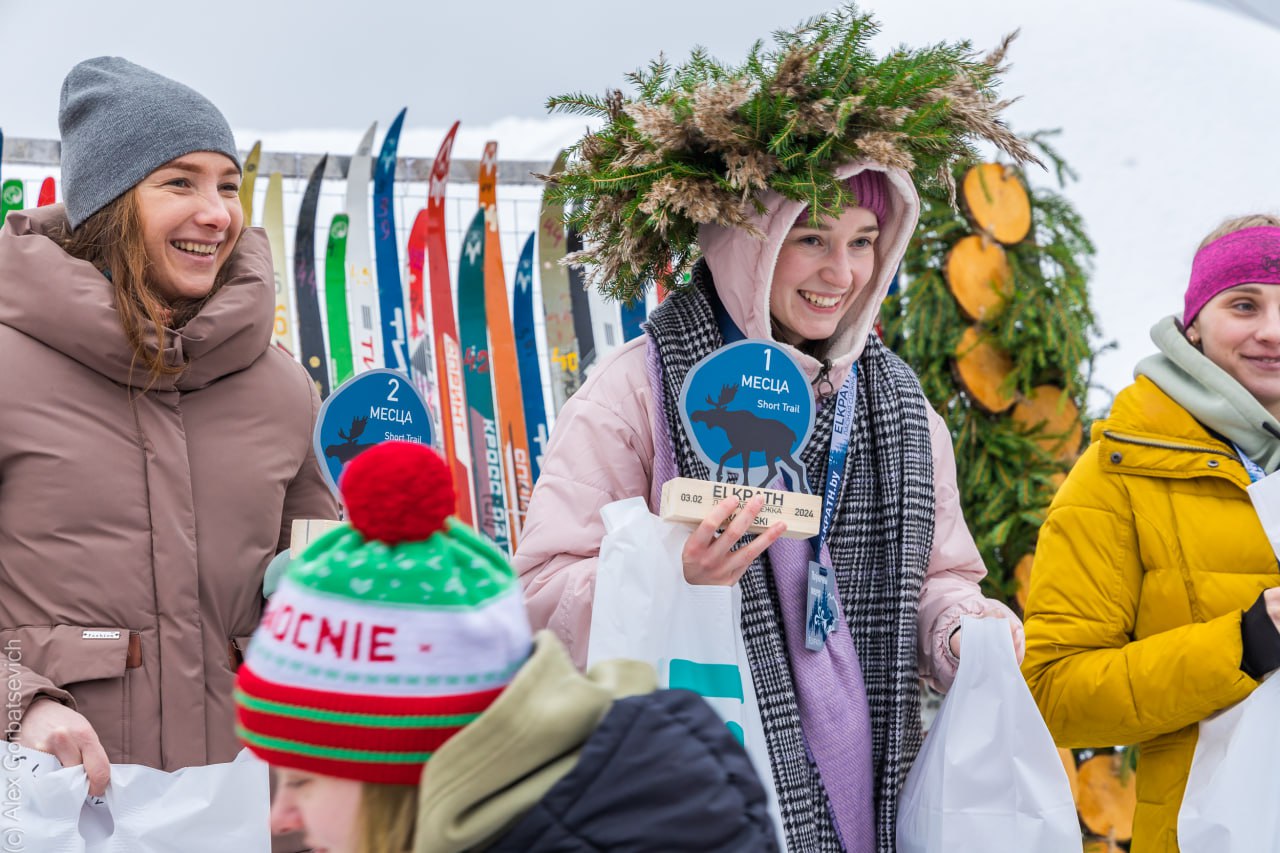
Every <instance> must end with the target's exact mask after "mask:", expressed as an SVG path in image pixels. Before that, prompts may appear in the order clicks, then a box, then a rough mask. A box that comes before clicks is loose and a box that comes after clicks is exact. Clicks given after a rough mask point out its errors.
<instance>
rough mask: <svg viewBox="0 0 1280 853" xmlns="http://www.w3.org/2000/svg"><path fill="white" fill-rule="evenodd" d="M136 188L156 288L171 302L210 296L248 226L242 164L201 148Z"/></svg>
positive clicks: (166, 167) (171, 162)
mask: <svg viewBox="0 0 1280 853" xmlns="http://www.w3.org/2000/svg"><path fill="white" fill-rule="evenodd" d="M134 192H135V193H136V194H137V202H138V212H139V216H140V217H141V219H142V241H143V245H144V246H145V247H146V250H147V260H148V261H150V264H151V269H150V281H151V283H152V285H153V286H154V287H155V288H156V292H157V293H158V294H159V295H160V296H161V298H163V299H165V300H168V301H170V302H173V301H175V300H179V299H200V298H202V297H205V296H208V295H209V293H210V291H212V290H213V284H214V281H215V280H216V279H217V276H218V271H219V270H221V269H222V265H223V264H225V263H226V262H227V258H229V257H230V256H231V252H232V250H233V249H235V245H236V241H237V240H238V239H239V237H240V231H241V230H242V229H243V228H244V210H243V209H242V208H241V207H240V169H239V167H237V166H236V164H235V163H234V162H232V160H231V159H230V158H229V157H227V156H226V155H225V154H216V153H213V152H210V151H197V152H195V153H194V154H187V155H185V156H182V157H179V158H178V159H176V160H172V161H170V162H168V163H166V164H164V165H163V166H161V167H160V168H159V169H156V170H155V171H154V172H152V173H151V174H150V175H147V177H145V178H143V179H142V181H141V182H140V183H139V184H138V186H137V188H136V189H135V190H134Z"/></svg>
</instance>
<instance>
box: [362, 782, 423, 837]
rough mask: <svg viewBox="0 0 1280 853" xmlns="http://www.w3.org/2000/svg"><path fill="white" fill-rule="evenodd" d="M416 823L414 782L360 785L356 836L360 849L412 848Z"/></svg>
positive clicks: (416, 792)
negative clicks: (410, 783) (406, 783)
mask: <svg viewBox="0 0 1280 853" xmlns="http://www.w3.org/2000/svg"><path fill="white" fill-rule="evenodd" d="M417 824H418V788H417V786H414V785H375V784H373V783H371V782H366V783H365V784H364V785H363V786H361V792H360V813H359V816H358V817H357V818H356V840H357V843H358V844H359V847H357V848H356V849H358V850H359V851H360V853H405V851H407V850H411V849H413V832H414V828H415V827H416V826H417Z"/></svg>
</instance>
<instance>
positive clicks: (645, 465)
mask: <svg viewBox="0 0 1280 853" xmlns="http://www.w3.org/2000/svg"><path fill="white" fill-rule="evenodd" d="M864 169H880V170H882V171H884V172H885V173H886V177H887V178H888V183H889V186H890V188H891V189H892V192H891V193H890V201H889V213H888V216H887V217H886V221H885V222H882V223H880V236H879V238H878V239H877V241H876V244H875V252H876V258H877V264H876V273H875V276H874V278H873V280H872V281H871V282H870V284H869V285H868V286H867V288H866V289H865V290H864V291H863V293H862V294H860V295H859V296H858V297H857V298H856V300H855V302H854V304H853V305H852V306H851V307H850V309H849V312H848V314H846V315H845V318H844V319H843V320H842V321H841V323H840V325H839V326H838V327H837V330H836V333H835V334H834V335H833V336H832V337H831V338H830V339H828V341H827V344H826V346H825V347H824V348H823V349H824V351H823V352H822V353H821V354H822V355H824V356H825V357H827V358H829V359H831V362H832V368H831V372H830V381H831V384H832V386H834V387H836V388H839V387H840V385H841V383H843V382H844V379H845V376H846V375H847V374H848V372H849V370H850V368H851V367H852V365H853V363H854V362H855V361H857V359H858V357H859V356H861V355H862V350H863V347H864V346H865V343H866V339H867V335H868V334H872V333H873V332H872V328H873V326H874V325H875V321H876V317H877V315H878V314H879V311H880V305H881V303H882V302H883V301H884V298H885V296H886V295H887V294H888V291H889V285H890V283H891V282H892V280H893V276H894V273H895V271H896V270H897V268H898V265H899V263H900V262H901V261H902V257H903V255H904V254H905V253H906V248H907V243H908V241H909V240H910V239H911V234H912V232H913V231H914V230H915V226H916V222H917V220H918V218H919V210H920V202H919V198H918V196H917V195H916V190H915V186H914V185H913V184H912V182H911V179H910V177H909V176H908V175H907V173H906V172H903V171H902V170H900V169H884V168H883V167H881V166H879V165H877V164H873V163H865V162H859V163H851V164H849V165H847V166H845V167H843V168H842V169H841V170H839V171H838V172H837V177H839V178H847V177H850V176H852V175H855V174H857V173H858V172H860V171H862V170H864ZM761 200H762V201H763V202H764V203H765V206H766V208H767V212H766V213H765V214H763V215H761V216H759V217H757V219H756V224H757V225H758V226H759V227H760V229H761V231H763V232H764V234H765V238H764V239H763V240H758V239H755V238H753V237H751V236H750V235H749V234H747V233H746V232H745V231H742V230H741V229H735V228H724V227H720V226H714V225H707V226H703V227H702V229H701V231H700V233H699V235H698V242H699V244H700V245H701V247H702V251H703V255H704V257H705V258H706V261H707V265H708V266H709V267H710V268H711V273H712V277H713V278H714V280H715V287H716V292H717V293H718V295H719V296H720V299H721V301H722V302H723V303H724V307H725V310H726V311H727V312H728V313H729V315H730V317H731V318H732V319H733V320H734V322H735V323H736V324H737V325H738V328H740V329H742V331H743V333H744V334H745V335H746V336H747V337H748V338H756V339H766V340H772V339H773V335H772V327H771V323H770V318H769V293H770V284H771V282H772V280H773V270H774V266H775V264H776V263H777V259H778V252H779V251H780V249H781V247H782V243H783V240H784V239H785V238H786V235H787V232H788V231H790V229H791V227H792V225H793V224H794V223H795V221H796V218H797V217H798V216H800V214H801V213H803V212H804V210H805V205H804V204H803V203H802V202H795V201H790V200H788V199H784V198H783V197H781V196H779V195H776V194H774V193H765V194H763V195H762V196H761ZM647 342H648V338H647V337H645V336H642V337H640V338H637V339H636V340H634V341H632V342H631V343H629V344H628V345H626V346H624V347H623V348H621V349H620V350H618V351H617V352H615V353H614V354H613V355H612V356H611V357H610V358H608V359H606V360H605V361H604V362H602V363H601V364H599V365H598V366H597V367H596V368H595V370H593V371H592V373H591V376H590V378H589V379H588V380H587V382H586V384H585V385H583V387H582V388H581V389H580V390H579V391H578V392H577V393H576V394H575V395H574V396H573V398H572V399H571V400H569V402H568V403H567V404H566V405H565V407H564V409H563V410H562V411H561V412H560V415H559V417H558V419H557V421H556V424H555V429H554V431H553V433H552V435H551V441H550V443H549V444H548V445H547V450H546V456H545V458H544V460H543V465H542V474H541V476H540V477H539V478H538V483H537V486H536V487H535V488H534V491H533V498H532V501H531V503H530V506H529V513H528V516H527V518H526V520H525V526H524V531H523V533H522V535H521V538H520V546H519V550H518V551H517V553H516V556H515V560H514V564H515V567H516V570H517V571H518V572H519V574H520V579H521V582H522V583H523V584H524V588H525V599H526V603H527V605H528V608H529V617H530V620H531V621H532V623H533V626H534V628H535V629H539V628H550V629H551V630H552V631H554V632H555V633H556V634H557V635H559V636H560V638H561V639H562V640H563V641H564V642H565V645H567V646H568V648H569V650H570V653H571V654H572V655H573V659H574V661H575V663H577V664H578V666H579V667H582V666H584V665H585V663H586V659H587V643H588V640H589V637H588V634H589V631H590V627H591V602H592V598H593V596H594V592H595V572H596V560H597V558H598V555H599V552H600V540H601V539H602V538H603V537H604V524H603V522H602V521H601V520H600V509H601V507H603V506H605V505H606V504H608V503H611V502H613V501H617V500H622V499H623V498H629V497H635V496H637V495H640V496H644V497H646V498H648V497H650V494H651V489H650V486H651V484H652V477H653V461H654V449H653V434H654V426H653V424H654V418H655V417H661V416H662V413H661V405H660V404H659V405H657V406H655V405H654V401H653V400H652V399H650V392H649V382H648V379H647V378H646V373H645V346H646V345H647ZM778 343H779V344H781V345H782V346H784V347H786V348H787V350H788V352H789V354H790V355H791V356H792V358H794V359H795V360H796V362H797V363H798V364H799V365H800V367H801V369H802V370H803V371H804V373H805V375H806V376H808V377H809V379H810V381H812V380H813V379H814V378H815V377H816V376H817V374H818V371H819V369H820V368H821V362H820V361H819V359H818V358H815V357H814V356H813V355H809V354H806V353H803V352H801V351H800V350H798V349H795V348H794V347H790V346H788V345H787V344H785V343H783V342H781V341H779V342H778ZM929 424H930V439H931V441H932V446H933V468H934V471H933V478H934V492H935V501H936V505H937V519H936V523H935V528H934V536H933V552H932V554H931V556H930V559H929V566H928V570H927V574H926V577H925V580H924V584H923V587H922V589H921V592H920V614H919V666H920V673H921V675H922V676H924V677H925V678H926V679H928V681H929V682H930V683H931V684H933V685H934V686H935V687H937V688H938V689H941V690H946V689H947V688H948V687H950V685H951V682H952V680H953V679H954V678H955V671H956V666H957V664H958V660H957V659H956V658H955V656H953V655H952V654H951V650H950V648H949V645H948V640H949V638H950V636H951V633H952V631H954V630H955V628H956V627H958V625H959V623H960V619H961V617H962V616H966V615H969V616H1003V617H1007V618H1009V619H1011V620H1013V622H1014V623H1015V630H1014V635H1015V644H1016V646H1017V652H1018V658H1019V660H1021V658H1022V652H1023V640H1022V628H1021V625H1020V624H1017V618H1016V617H1015V616H1014V615H1013V613H1012V612H1011V611H1010V610H1009V609H1008V608H1007V607H1005V606H1004V605H1003V604H1001V603H999V602H997V601H993V600H990V599H987V598H984V597H983V595H982V593H981V592H980V590H979V588H978V582H979V581H980V580H982V578H983V577H984V576H985V575H986V567H985V566H983V564H982V558H981V557H980V556H979V554H978V549H977V546H976V545H975V544H974V541H973V537H972V535H970V533H969V530H968V528H967V527H966V526H965V522H964V514H963V512H962V510H961V507H960V496H959V493H958V492H957V489H956V469H955V453H954V451H953V449H952V446H951V436H950V435H949V434H948V432H947V428H946V424H945V423H944V422H943V420H942V418H941V417H939V416H938V415H937V414H936V413H935V412H934V411H933V410H932V409H930V411H929ZM651 510H652V511H654V512H657V507H656V506H652V507H651Z"/></svg>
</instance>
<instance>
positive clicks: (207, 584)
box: [0, 57, 337, 849]
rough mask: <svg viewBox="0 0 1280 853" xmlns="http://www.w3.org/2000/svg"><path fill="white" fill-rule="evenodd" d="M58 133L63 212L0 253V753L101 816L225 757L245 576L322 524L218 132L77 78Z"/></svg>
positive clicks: (148, 75)
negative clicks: (37, 753)
mask: <svg viewBox="0 0 1280 853" xmlns="http://www.w3.org/2000/svg"><path fill="white" fill-rule="evenodd" d="M59 121H60V125H61V129H62V178H63V193H64V196H65V205H53V206H49V207H44V208H39V209H36V210H27V211H17V212H13V213H10V214H9V216H8V219H7V221H6V223H5V224H4V227H3V228H2V229H0V365H4V369H3V370H0V400H4V406H3V407H0V646H3V647H4V648H6V649H15V648H16V649H20V650H21V651H20V659H19V660H18V661H16V662H13V664H12V665H13V666H16V668H17V669H16V675H14V677H13V680H11V681H10V684H14V683H16V684H18V685H19V689H18V690H17V691H15V693H16V698H17V702H16V708H15V704H14V702H13V701H12V700H13V696H11V701H10V705H9V712H8V714H7V715H6V720H7V724H6V732H5V734H6V739H8V740H11V741H16V742H18V743H20V744H22V745H25V746H28V747H30V748H33V749H37V750H42V751H45V752H49V753H52V754H54V755H56V756H57V757H58V759H60V760H61V761H62V763H63V764H68V765H70V764H83V765H84V767H85V771H86V773H87V775H88V778H89V783H90V791H91V793H94V794H101V793H102V792H103V790H104V788H105V786H106V785H107V784H108V782H109V775H110V766H109V765H110V763H136V764H144V765H148V766H151V767H157V768H160V769H164V770H177V769H179V768H182V767H189V766H198V765H204V764H210V763H218V762H225V761H230V760H232V759H233V758H234V757H235V755H236V754H237V752H238V751H239V745H238V742H237V740H236V737H235V732H234V709H233V706H232V700H231V693H232V686H233V683H234V678H235V670H236V668H237V666H238V661H239V657H240V652H241V651H242V649H243V646H244V643H245V642H246V639H245V638H247V637H248V636H249V635H251V634H252V633H253V630H254V628H255V626H256V625H257V623H258V621H259V619H260V616H261V611H262V595H261V583H262V575H263V571H264V569H265V568H266V565H267V563H268V562H269V561H270V560H271V558H272V557H274V556H275V555H276V554H277V553H278V552H279V551H281V550H283V549H284V548H285V547H287V545H288V541H287V537H288V531H289V529H290V525H291V522H292V520H293V519H294V518H335V517H336V515H337V507H336V505H335V503H334V500H333V497H332V496H331V495H330V494H329V491H328V489H327V488H326V487H325V485H324V481H323V479H322V477H321V474H320V469H319V466H318V464H317V462H316V460H315V458H314V456H313V454H312V453H311V452H310V444H311V442H310V436H311V430H312V428H313V426H314V423H315V414H316V411H317V410H318V408H319V397H318V395H317V393H316V390H315V386H314V385H313V383H312V382H311V381H310V379H309V378H308V376H307V375H306V373H305V372H304V371H303V369H302V367H301V365H299V364H298V363H297V362H295V361H294V360H293V359H292V358H291V357H290V356H289V355H288V354H287V353H285V352H284V351H283V350H281V349H279V348H277V347H273V346H271V332H272V326H273V323H274V313H275V302H276V299H275V285H274V277H273V272H272V266H271V254H270V250H269V247H268V245H267V240H266V236H265V235H264V234H263V232H262V231H261V229H256V228H249V229H245V227H244V226H245V223H244V213H243V211H242V209H241V206H240V200H239V188H240V178H241V169H240V160H239V156H238V154H237V152H236V146H235V139H234V137H233V135H232V133H231V129H230V127H229V126H228V124H227V121H226V119H225V118H223V116H222V114H221V113H220V112H219V111H218V109H217V108H216V107H215V106H214V105H213V104H211V103H210V102H209V101H208V100H207V99H205V98H204V97H203V96H201V95H200V94H198V93H196V92H195V91H193V90H191V89H190V88H188V87H186V86H183V85H182V84H180V83H176V82H174V81H173V80H169V79H167V78H165V77H162V76H161V75H159V74H156V73H154V72H152V71H149V70H147V69H145V68H141V67H139V66H137V65H134V64H133V63H130V62H128V61H126V60H123V59H119V58H113V57H100V58H97V59H90V60H87V61H85V62H82V63H80V64H79V65H77V66H76V67H75V68H73V69H72V70H71V72H70V73H69V74H68V75H67V78H66V82H65V83H64V84H63V88H62V100H61V110H60V114H59ZM12 660H13V655H12V654H11V655H10V661H11V662H12ZM15 712H16V713H15ZM264 831H265V830H264ZM295 849H296V848H295Z"/></svg>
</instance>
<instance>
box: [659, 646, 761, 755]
mask: <svg viewBox="0 0 1280 853" xmlns="http://www.w3.org/2000/svg"><path fill="white" fill-rule="evenodd" d="M667 685H668V686H669V687H670V688H671V689H672V690H691V691H693V692H694V693H697V694H698V695H699V696H705V697H707V698H709V699H737V700H738V701H739V702H745V701H746V698H745V697H744V695H743V692H742V673H741V672H739V671H738V668H737V667H736V666H734V665H733V664H729V663H694V662H693V661H691V660H683V659H681V658H675V659H673V660H672V661H671V667H670V669H669V670H668V671H667ZM725 725H726V726H727V727H728V728H729V731H731V732H733V736H734V737H735V738H737V740H738V743H740V744H745V743H746V738H745V736H744V735H743V731H742V726H740V725H738V724H737V723H733V722H726V723H725Z"/></svg>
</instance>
